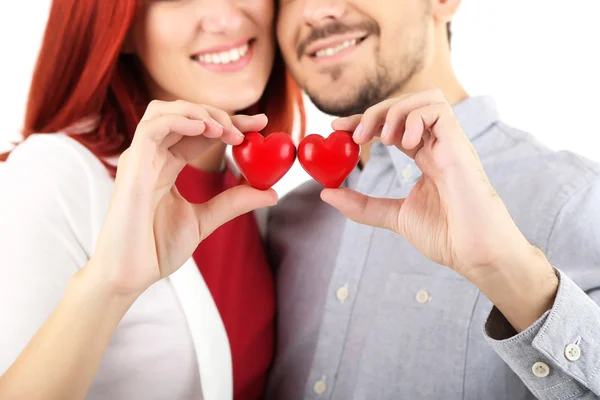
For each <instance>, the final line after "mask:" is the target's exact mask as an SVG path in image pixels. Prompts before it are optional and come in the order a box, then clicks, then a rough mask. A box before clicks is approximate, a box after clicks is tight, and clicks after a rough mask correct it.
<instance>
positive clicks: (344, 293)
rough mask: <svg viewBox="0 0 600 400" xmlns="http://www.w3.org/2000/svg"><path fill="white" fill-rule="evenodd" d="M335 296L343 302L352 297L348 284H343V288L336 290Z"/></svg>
mask: <svg viewBox="0 0 600 400" xmlns="http://www.w3.org/2000/svg"><path fill="white" fill-rule="evenodd" d="M335 297H337V299H338V300H339V301H340V302H341V303H343V302H345V301H346V300H348V297H350V291H349V290H348V286H342V287H341V288H339V289H338V290H337V291H336V292H335Z"/></svg>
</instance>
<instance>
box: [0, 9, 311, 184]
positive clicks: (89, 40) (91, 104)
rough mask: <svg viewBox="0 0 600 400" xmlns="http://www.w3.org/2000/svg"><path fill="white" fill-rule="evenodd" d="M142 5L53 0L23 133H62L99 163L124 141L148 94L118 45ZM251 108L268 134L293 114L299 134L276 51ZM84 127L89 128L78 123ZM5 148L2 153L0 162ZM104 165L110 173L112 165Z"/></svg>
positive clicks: (294, 94)
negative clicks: (259, 95) (265, 121)
mask: <svg viewBox="0 0 600 400" xmlns="http://www.w3.org/2000/svg"><path fill="white" fill-rule="evenodd" d="M141 3H142V0H127V1H126V0H103V1H101V2H100V1H81V0H54V1H53V2H52V8H51V10H50V16H49V18H48V24H47V26H46V31H45V34H44V38H43V42H42V46H41V50H40V54H39V56H38V61H37V65H36V67H35V71H34V74H33V79H32V82H31V87H30V91H29V98H28V102H27V109H26V113H25V124H24V128H23V137H24V138H25V139H26V138H27V137H28V136H29V135H32V134H34V133H48V134H51V133H57V132H64V133H66V134H68V135H69V136H70V137H72V138H73V139H75V140H77V141H78V142H80V143H82V144H83V145H84V146H86V147H87V148H88V149H89V150H90V151H91V152H92V153H94V154H95V155H96V156H97V157H98V158H99V159H100V160H102V161H103V160H104V158H105V157H112V156H118V155H119V154H121V153H122V152H123V151H125V150H126V149H127V148H128V147H129V146H130V144H131V141H132V139H133V134H134V132H135V129H136V127H137V124H138V122H139V120H140V119H141V117H142V115H143V113H144V110H145V108H146V106H147V105H148V102H149V101H150V97H149V95H148V93H147V90H146V85H145V83H144V81H143V80H142V78H141V77H142V73H141V68H142V65H141V63H140V62H139V61H138V59H137V58H136V57H135V56H134V55H126V54H121V47H122V45H123V43H124V41H125V38H126V36H127V33H128V31H129V29H130V27H131V25H132V23H133V21H134V18H135V16H136V14H137V12H138V10H139V9H140V7H141ZM296 107H297V109H296ZM251 111H253V112H257V113H259V112H263V113H265V114H267V116H268V117H269V124H268V126H267V127H266V128H265V131H266V132H275V131H283V132H290V133H291V132H292V130H293V127H294V126H293V123H294V117H295V112H298V115H299V118H300V129H301V133H303V132H304V127H305V116H304V106H303V102H302V93H301V91H300V89H299V88H298V86H297V85H296V84H295V83H294V82H293V80H292V79H291V78H290V76H289V74H288V73H287V70H286V68H285V65H284V62H283V58H282V57H281V53H280V52H279V50H278V51H277V52H276V56H275V63H274V66H273V70H272V72H271V77H270V79H269V82H268V83H267V87H266V90H265V92H264V94H263V96H262V98H261V99H260V100H259V101H258V103H257V104H256V105H255V106H253V107H251ZM90 122H92V123H93V125H90V124H89V123H90ZM88 126H92V127H93V128H92V129H91V131H90V130H85V129H82V128H86V127H88ZM82 130H84V131H85V132H86V133H82V132H81V131H82ZM8 154H9V153H5V154H0V161H4V160H6V158H7V157H8ZM103 162H104V161H103ZM104 164H105V165H106V166H107V167H108V168H109V169H111V172H112V173H113V174H114V172H115V171H114V167H111V166H110V165H108V164H107V163H105V162H104Z"/></svg>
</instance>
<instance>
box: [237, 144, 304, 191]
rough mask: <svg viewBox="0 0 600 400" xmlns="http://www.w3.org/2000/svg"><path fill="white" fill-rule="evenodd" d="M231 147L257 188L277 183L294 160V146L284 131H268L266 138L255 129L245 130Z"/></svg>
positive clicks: (252, 183) (242, 170)
mask: <svg viewBox="0 0 600 400" xmlns="http://www.w3.org/2000/svg"><path fill="white" fill-rule="evenodd" d="M232 151H233V159H234V160H235V162H236V164H237V165H238V167H239V168H240V171H241V172H242V174H243V175H244V177H245V178H246V180H247V181H248V182H249V183H250V184H251V185H252V186H254V187H255V188H257V189H260V190H267V189H269V188H270V187H272V186H273V185H274V184H276V183H277V182H278V181H279V180H280V179H281V178H283V176H284V175H285V174H286V173H287V172H288V171H289V169H290V168H291V167H292V165H293V164H294V161H295V160H296V146H294V142H293V141H292V138H291V137H290V136H289V135H288V134H286V133H284V132H275V133H271V134H270V135H268V136H267V137H266V138H265V137H264V136H263V135H261V134H260V133H258V132H250V133H247V134H246V137H245V139H244V141H243V142H242V143H241V144H239V145H237V146H234V147H233V149H232Z"/></svg>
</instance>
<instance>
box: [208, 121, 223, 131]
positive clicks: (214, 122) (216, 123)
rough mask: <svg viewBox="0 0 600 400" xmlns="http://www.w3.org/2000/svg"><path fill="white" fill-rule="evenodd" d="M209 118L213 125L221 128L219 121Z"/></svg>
mask: <svg viewBox="0 0 600 400" xmlns="http://www.w3.org/2000/svg"><path fill="white" fill-rule="evenodd" d="M211 120H212V122H213V124H215V126H216V127H217V128H219V129H221V130H222V129H223V125H221V124H220V123H218V122H217V121H216V120H215V119H211Z"/></svg>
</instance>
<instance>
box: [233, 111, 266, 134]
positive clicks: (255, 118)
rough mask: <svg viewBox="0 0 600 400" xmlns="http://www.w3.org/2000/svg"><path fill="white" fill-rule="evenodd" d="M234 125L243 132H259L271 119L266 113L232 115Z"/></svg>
mask: <svg viewBox="0 0 600 400" xmlns="http://www.w3.org/2000/svg"><path fill="white" fill-rule="evenodd" d="M231 121H232V122H233V125H234V126H235V127H236V128H237V129H238V130H239V131H241V132H258V131H261V130H263V129H264V128H265V127H266V126H267V123H268V122H269V119H268V118H267V116H266V115H265V114H258V115H242V114H239V115H234V116H233V117H231Z"/></svg>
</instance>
